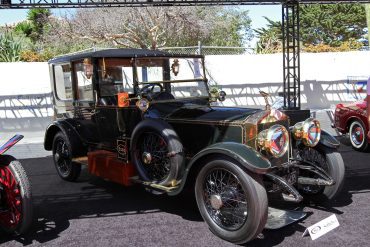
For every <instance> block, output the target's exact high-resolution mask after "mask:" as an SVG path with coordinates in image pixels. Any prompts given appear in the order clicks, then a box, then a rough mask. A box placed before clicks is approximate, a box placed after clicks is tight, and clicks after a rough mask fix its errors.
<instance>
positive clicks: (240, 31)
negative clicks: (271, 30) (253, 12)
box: [202, 8, 253, 47]
mask: <svg viewBox="0 0 370 247" xmlns="http://www.w3.org/2000/svg"><path fill="white" fill-rule="evenodd" d="M217 19H218V20H216V22H217V23H219V24H218V26H217V28H213V31H212V33H210V35H209V37H208V38H206V39H204V40H203V41H202V42H203V44H204V45H214V46H238V47H240V46H245V45H246V43H247V42H248V41H250V40H251V38H252V37H253V34H252V30H251V19H250V18H249V15H248V11H246V10H240V9H237V8H224V9H222V10H220V12H219V14H218V15H217Z"/></svg>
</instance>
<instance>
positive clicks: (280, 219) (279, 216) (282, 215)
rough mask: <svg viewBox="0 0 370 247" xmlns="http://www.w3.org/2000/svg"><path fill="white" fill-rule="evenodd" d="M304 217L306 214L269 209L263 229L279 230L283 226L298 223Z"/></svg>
mask: <svg viewBox="0 0 370 247" xmlns="http://www.w3.org/2000/svg"><path fill="white" fill-rule="evenodd" d="M306 216H307V213H306V212H303V211H294V210H282V209H277V208H271V207H269V209H268V218H267V222H266V225H265V229H269V230H275V229H280V228H282V227H284V226H287V225H290V224H293V223H295V222H297V221H300V220H302V219H303V218H305V217H306Z"/></svg>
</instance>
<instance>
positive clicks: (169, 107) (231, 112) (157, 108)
mask: <svg viewBox="0 0 370 247" xmlns="http://www.w3.org/2000/svg"><path fill="white" fill-rule="evenodd" d="M260 111H261V110H259V109H252V108H239V107H221V106H209V105H204V104H194V103H184V102H170V103H169V102H166V103H154V104H152V105H151V107H150V108H149V110H148V112H147V115H146V116H147V117H151V118H162V119H166V120H179V121H180V120H184V121H204V122H224V123H228V122H236V121H238V122H241V121H244V120H245V119H246V118H247V117H248V116H250V115H252V114H255V113H257V112H260Z"/></svg>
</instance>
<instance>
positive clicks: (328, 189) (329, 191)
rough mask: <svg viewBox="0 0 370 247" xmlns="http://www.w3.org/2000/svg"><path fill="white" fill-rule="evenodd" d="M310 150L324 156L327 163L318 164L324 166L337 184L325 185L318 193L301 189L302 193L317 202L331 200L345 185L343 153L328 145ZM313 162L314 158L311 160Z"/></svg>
mask: <svg viewBox="0 0 370 247" xmlns="http://www.w3.org/2000/svg"><path fill="white" fill-rule="evenodd" d="M309 150H310V151H309V152H317V153H319V154H320V155H321V156H322V158H323V159H324V160H325V161H326V165H324V166H320V164H316V165H318V166H320V167H321V168H324V170H326V172H327V173H328V174H329V175H330V176H331V178H333V179H334V181H335V184H334V185H332V186H324V187H323V188H322V189H320V190H319V191H318V192H317V193H313V194H312V193H310V194H308V193H305V192H304V191H302V190H301V189H300V191H301V192H302V194H304V195H305V197H306V198H307V199H310V200H312V201H315V202H327V201H331V200H333V199H335V198H336V196H337V195H338V194H339V193H340V191H341V189H342V187H343V180H344V174H345V166H344V162H343V159H342V155H341V154H340V153H339V152H338V151H337V150H336V149H332V148H327V147H322V146H321V147H317V148H311V149H309ZM302 158H303V159H307V160H309V158H307V157H306V158H305V157H302ZM309 161H311V162H312V160H309Z"/></svg>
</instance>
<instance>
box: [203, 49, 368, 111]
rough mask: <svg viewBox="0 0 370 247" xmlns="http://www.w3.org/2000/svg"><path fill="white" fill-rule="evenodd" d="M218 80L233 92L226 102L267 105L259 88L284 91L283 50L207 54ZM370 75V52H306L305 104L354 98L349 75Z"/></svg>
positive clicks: (303, 61)
mask: <svg viewBox="0 0 370 247" xmlns="http://www.w3.org/2000/svg"><path fill="white" fill-rule="evenodd" d="M206 64H207V65H208V66H207V67H208V70H209V72H210V74H211V75H212V77H213V78H214V81H215V82H216V83H217V84H218V85H221V87H222V88H223V89H224V90H225V91H226V93H227V94H228V95H229V97H228V100H226V102H225V104H227V105H235V104H237V105H245V106H251V107H256V106H258V105H263V104H264V101H263V98H262V97H259V90H263V91H266V92H269V93H271V94H272V95H273V96H276V95H277V93H278V92H282V91H283V88H282V86H283V68H282V67H283V57H282V54H271V55H270V54H268V55H238V56H207V57H206ZM369 75H370V52H369V51H361V52H342V53H316V54H315V53H302V54H301V92H302V107H303V108H311V109H312V108H330V107H333V106H334V105H335V104H337V103H339V102H343V101H344V102H346V101H351V100H353V97H352V96H353V95H348V93H347V91H348V90H347V88H348V86H349V85H348V84H347V79H348V77H351V76H359V77H361V78H367V77H368V76H369Z"/></svg>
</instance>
